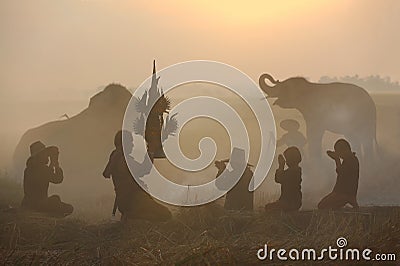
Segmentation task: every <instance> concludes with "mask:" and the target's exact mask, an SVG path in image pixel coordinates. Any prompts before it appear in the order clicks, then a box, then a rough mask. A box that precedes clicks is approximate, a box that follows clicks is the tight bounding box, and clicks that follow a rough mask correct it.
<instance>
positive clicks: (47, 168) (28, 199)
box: [21, 141, 74, 217]
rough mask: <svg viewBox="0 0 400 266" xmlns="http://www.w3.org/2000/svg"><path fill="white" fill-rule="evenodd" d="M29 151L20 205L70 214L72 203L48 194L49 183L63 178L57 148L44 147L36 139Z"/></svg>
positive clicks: (42, 210) (52, 213)
mask: <svg viewBox="0 0 400 266" xmlns="http://www.w3.org/2000/svg"><path fill="white" fill-rule="evenodd" d="M30 152H31V156H30V157H29V158H28V160H27V162H26V168H25V171H24V198H23V200H22V204H21V205H22V207H23V208H24V209H28V210H33V211H38V212H43V213H47V214H50V215H52V216H61V217H62V216H67V215H69V214H71V213H72V211H73V209H74V208H73V207H72V205H70V204H67V203H64V202H62V201H61V199H60V197H59V196H58V195H52V196H50V197H49V196H48V189H49V184H50V183H53V184H60V183H61V182H62V181H63V179H64V175H63V171H62V169H61V167H60V165H59V163H58V154H59V151H58V148H57V147H55V146H50V147H46V146H45V145H44V144H43V143H42V142H40V141H36V142H35V143H32V144H31V146H30ZM49 159H50V160H49ZM49 161H50V163H49Z"/></svg>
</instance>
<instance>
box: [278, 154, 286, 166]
mask: <svg viewBox="0 0 400 266" xmlns="http://www.w3.org/2000/svg"><path fill="white" fill-rule="evenodd" d="M278 163H279V167H284V166H285V163H286V161H285V157H283V155H282V154H279V156H278Z"/></svg>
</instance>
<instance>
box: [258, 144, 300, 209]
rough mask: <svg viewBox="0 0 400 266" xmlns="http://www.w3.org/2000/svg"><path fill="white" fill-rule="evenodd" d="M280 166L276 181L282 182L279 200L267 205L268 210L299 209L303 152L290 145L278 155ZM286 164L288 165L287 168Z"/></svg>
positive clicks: (276, 173)
mask: <svg viewBox="0 0 400 266" xmlns="http://www.w3.org/2000/svg"><path fill="white" fill-rule="evenodd" d="M278 162H279V167H278V169H277V170H276V172H275V182H276V183H279V184H281V196H280V198H279V200H278V201H276V202H272V203H268V204H267V205H265V210H266V211H277V210H280V211H285V212H287V211H297V210H299V209H300V207H301V200H302V193H301V181H302V180H301V167H300V166H299V163H300V162H301V153H300V151H299V149H298V148H297V147H294V146H292V147H289V148H287V149H286V150H285V151H284V152H283V155H282V154H279V156H278ZM285 164H286V165H287V166H288V168H287V169H285Z"/></svg>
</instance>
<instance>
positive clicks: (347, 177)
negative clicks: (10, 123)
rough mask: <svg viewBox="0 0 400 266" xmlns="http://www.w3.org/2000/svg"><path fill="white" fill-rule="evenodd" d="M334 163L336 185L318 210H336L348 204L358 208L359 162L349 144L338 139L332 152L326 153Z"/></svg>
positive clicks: (319, 205)
mask: <svg viewBox="0 0 400 266" xmlns="http://www.w3.org/2000/svg"><path fill="white" fill-rule="evenodd" d="M327 154H328V156H329V157H330V158H332V159H333V160H335V163H336V173H337V178H336V184H335V186H334V188H333V190H332V192H331V193H329V194H328V195H327V196H325V197H324V198H323V199H322V200H321V202H320V203H319V204H318V209H329V210H337V209H340V208H342V207H344V206H345V205H346V204H350V205H351V206H352V207H353V208H358V207H359V206H358V203H357V190H358V180H359V170H360V169H359V168H360V166H359V161H358V158H357V156H356V154H355V153H354V152H353V151H352V150H351V146H350V143H349V142H347V141H346V140H345V139H339V140H338V141H336V143H335V145H334V151H327Z"/></svg>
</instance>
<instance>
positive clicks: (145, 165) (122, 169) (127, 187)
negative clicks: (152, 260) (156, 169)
mask: <svg viewBox="0 0 400 266" xmlns="http://www.w3.org/2000/svg"><path fill="white" fill-rule="evenodd" d="M122 141H124V142H126V143H125V145H124V147H123V145H122ZM114 145H115V150H114V151H113V152H112V153H111V155H110V159H109V161H108V163H107V166H106V168H105V169H104V172H103V176H104V177H105V178H112V181H113V184H114V189H115V197H116V205H117V208H118V210H119V211H120V212H121V214H122V217H121V220H122V221H126V220H128V219H144V220H150V221H166V220H168V219H170V218H171V216H172V215H171V213H170V211H169V210H168V208H166V207H165V206H163V205H161V204H159V203H157V202H156V201H155V200H154V199H153V198H152V197H151V196H150V195H149V194H148V193H147V192H146V191H144V190H143V188H142V187H141V186H140V185H139V184H138V183H136V181H135V180H134V178H133V176H132V174H131V172H130V171H129V168H128V165H127V162H126V160H125V157H124V150H123V149H125V151H126V153H128V154H129V153H131V152H132V149H133V138H132V134H131V133H130V132H128V131H125V130H124V131H118V132H117V134H116V135H115V138H114ZM127 160H132V161H130V164H131V165H132V166H133V167H134V169H135V174H137V175H138V177H139V178H140V177H143V176H144V175H147V174H149V173H150V171H151V168H152V166H153V162H152V155H151V154H149V156H145V159H144V161H143V162H142V163H138V162H136V161H135V160H134V159H133V157H131V156H127ZM142 185H143V186H145V184H142Z"/></svg>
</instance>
